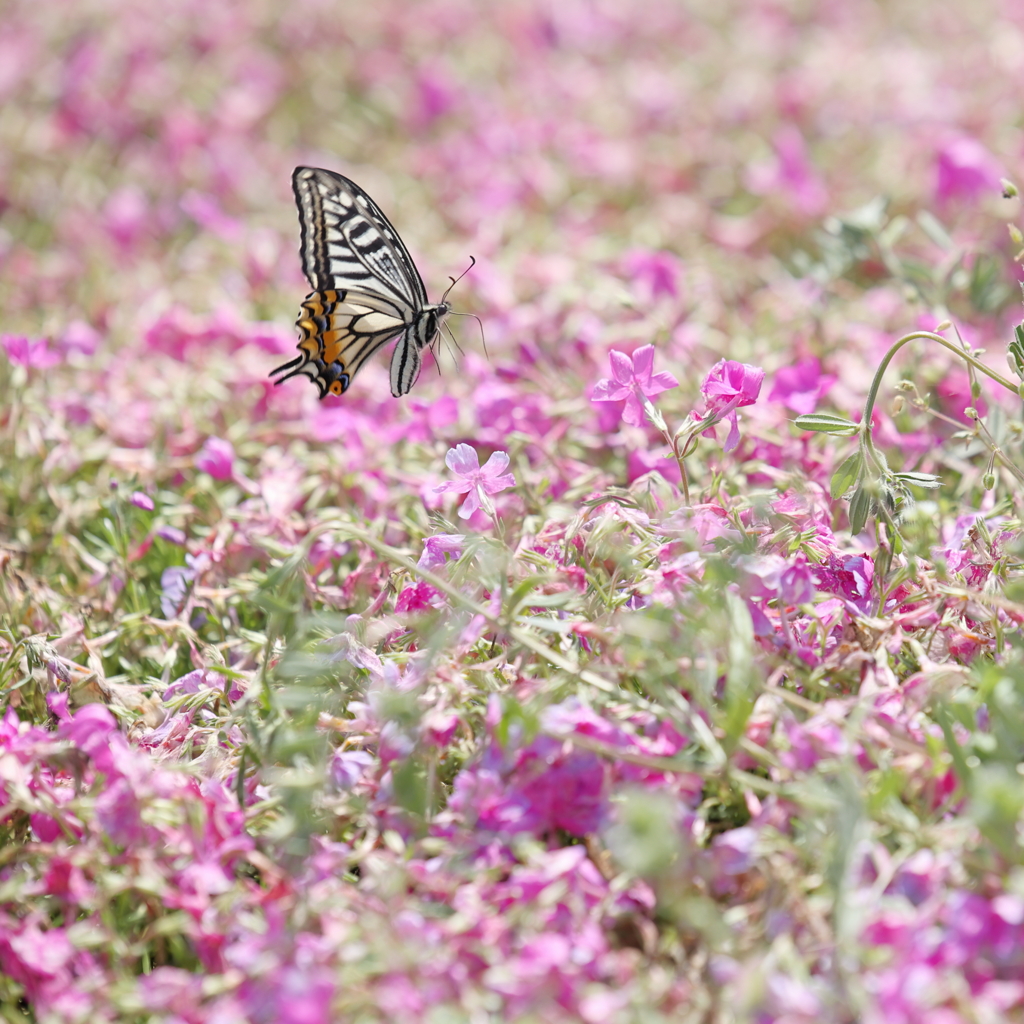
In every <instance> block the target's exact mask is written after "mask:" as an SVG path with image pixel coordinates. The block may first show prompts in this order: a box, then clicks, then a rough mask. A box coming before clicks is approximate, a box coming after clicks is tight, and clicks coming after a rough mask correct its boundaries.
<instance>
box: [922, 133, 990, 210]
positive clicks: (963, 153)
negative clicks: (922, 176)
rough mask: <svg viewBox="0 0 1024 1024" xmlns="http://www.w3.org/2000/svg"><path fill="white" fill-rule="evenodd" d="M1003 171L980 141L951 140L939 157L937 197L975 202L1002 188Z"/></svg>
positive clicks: (942, 200)
mask: <svg viewBox="0 0 1024 1024" xmlns="http://www.w3.org/2000/svg"><path fill="white" fill-rule="evenodd" d="M999 175H1000V167H999V165H998V163H997V162H996V160H995V158H994V157H993V156H992V154H991V153H990V152H989V151H988V150H987V149H986V148H985V147H984V146H983V145H982V144H981V143H980V142H978V140H977V139H972V138H970V137H967V136H959V137H957V138H953V139H949V140H948V141H947V142H946V143H945V144H944V145H942V146H941V147H940V149H939V151H938V153H936V156H935V197H936V199H938V201H939V202H940V203H945V202H948V201H949V200H950V199H954V198H963V199H974V198H975V197H976V196H977V195H979V194H980V193H982V192H984V191H985V190H986V189H992V190H993V191H994V190H995V189H996V188H998V186H999Z"/></svg>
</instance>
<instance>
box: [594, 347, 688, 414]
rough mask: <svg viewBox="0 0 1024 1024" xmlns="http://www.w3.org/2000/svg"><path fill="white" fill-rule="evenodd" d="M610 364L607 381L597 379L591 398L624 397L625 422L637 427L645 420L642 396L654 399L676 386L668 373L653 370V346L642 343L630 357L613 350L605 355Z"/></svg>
mask: <svg viewBox="0 0 1024 1024" xmlns="http://www.w3.org/2000/svg"><path fill="white" fill-rule="evenodd" d="M608 358H609V360H610V361H611V364H612V376H611V379H610V380H609V379H608V378H605V379H604V380H599V381H598V382H597V384H596V385H595V386H594V393H593V395H592V396H591V401H594V402H621V401H622V400H623V399H625V400H626V407H625V408H624V409H623V410H622V418H623V420H625V422H626V423H630V424H632V425H633V426H635V427H639V426H640V425H641V424H642V423H643V422H644V398H645V397H647V398H653V397H654V396H655V395H659V394H661V392H662V391H668V390H669V388H675V387H678V386H679V381H677V380H676V379H675V377H673V376H672V374H671V373H665V372H662V373H654V372H653V370H654V346H653V345H644V346H643V347H642V348H638V349H637V350H636V351H635V352H634V353H633V355H632V356H627V355H626V354H625V352H619V351H618V350H617V349H612V351H611V352H610V353H609V355H608Z"/></svg>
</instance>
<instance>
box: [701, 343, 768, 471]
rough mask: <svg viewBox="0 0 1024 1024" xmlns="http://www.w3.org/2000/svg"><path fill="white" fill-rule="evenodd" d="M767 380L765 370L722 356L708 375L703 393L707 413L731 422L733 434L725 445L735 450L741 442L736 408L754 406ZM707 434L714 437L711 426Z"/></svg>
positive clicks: (731, 432) (702, 388)
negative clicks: (765, 379)
mask: <svg viewBox="0 0 1024 1024" xmlns="http://www.w3.org/2000/svg"><path fill="white" fill-rule="evenodd" d="M763 382H764V370H762V369H760V368H759V367H757V366H750V365H749V364H748V363H737V362H736V361H735V360H734V359H720V360H719V361H718V362H717V363H715V365H714V366H713V367H711V372H710V373H709V374H708V375H707V377H705V378H704V383H703V384H701V386H700V393H701V394H702V395H703V396H704V399H705V401H706V402H707V409H706V410H705V413H706V415H709V416H712V417H713V418H714V419H715V420H716V421H718V420H725V421H726V422H727V423H729V426H730V429H729V436H728V437H727V438H726V440H725V445H724V446H723V447H724V449H725V451H727V452H731V451H732V450H733V448H735V447H736V445H738V444H739V443H740V427H739V423H738V422H737V421H736V410H737V409H740V408H742V407H743V406H745V405H753V404H754V403H755V402H756V401H757V396H758V395H760V394H761V384H762V383H763ZM704 436H705V437H714V436H715V435H714V432H713V431H712V430H710V429H708V430H705V431H704Z"/></svg>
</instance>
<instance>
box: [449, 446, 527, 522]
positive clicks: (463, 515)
mask: <svg viewBox="0 0 1024 1024" xmlns="http://www.w3.org/2000/svg"><path fill="white" fill-rule="evenodd" d="M444 462H445V465H446V466H447V467H448V468H449V469H450V470H451V471H452V472H453V473H454V474H455V475H456V476H457V477H458V478H459V479H458V480H449V481H448V482H447V483H443V484H439V485H438V486H437V487H435V488H434V493H435V494H444V493H446V492H449V491H451V492H454V493H456V494H466V500H465V501H464V502H463V503H462V508H460V509H459V518H460V519H468V518H469V517H470V516H471V515H472V514H473V513H474V512H475V511H476V510H477V509H478V508H482V509H483V510H484V511H485V512H486V513H487V514H488V515H494V505H493V504H491V499H490V498H489V497H488V495H490V494H497V493H498V492H499V491H503V490H505V488H506V487H515V485H516V478H515V477H514V476H513V475H512V474H511V473H506V472H505V470H506V469H508V455H507V453H505V452H495V453H494V454H493V455H492V456H491V457H490V458H489V459H488V460H487V461H486V462H485V463H484V465H483V467H481V466H480V456H479V455H477V453H476V449H475V448H473V447H472V446H471V445H468V444H459V445H456V446H455V447H454V448H449V449H448V454H447V455H446V456H445V457H444Z"/></svg>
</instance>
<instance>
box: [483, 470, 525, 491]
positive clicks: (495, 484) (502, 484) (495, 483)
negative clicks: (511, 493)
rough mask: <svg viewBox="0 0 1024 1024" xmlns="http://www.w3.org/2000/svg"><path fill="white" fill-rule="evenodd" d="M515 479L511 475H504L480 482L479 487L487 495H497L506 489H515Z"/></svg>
mask: <svg viewBox="0 0 1024 1024" xmlns="http://www.w3.org/2000/svg"><path fill="white" fill-rule="evenodd" d="M515 485H516V478H515V477H514V476H513V475H512V474H511V473H506V474H505V475H504V476H496V477H494V478H492V479H489V480H481V481H480V483H479V485H478V486H480V487H482V488H483V489H484V490H485V491H486V492H487V493H488V494H497V493H498V492H499V491H503V490H505V488H506V487H515Z"/></svg>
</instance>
